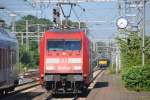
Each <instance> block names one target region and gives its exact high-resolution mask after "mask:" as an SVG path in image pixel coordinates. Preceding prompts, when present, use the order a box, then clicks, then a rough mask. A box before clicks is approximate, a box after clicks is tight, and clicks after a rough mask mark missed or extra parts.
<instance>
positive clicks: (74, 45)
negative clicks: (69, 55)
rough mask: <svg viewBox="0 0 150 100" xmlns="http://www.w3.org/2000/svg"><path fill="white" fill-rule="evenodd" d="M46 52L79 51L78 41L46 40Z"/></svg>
mask: <svg viewBox="0 0 150 100" xmlns="http://www.w3.org/2000/svg"><path fill="white" fill-rule="evenodd" d="M47 49H48V50H80V49H81V42H80V40H48V43H47Z"/></svg>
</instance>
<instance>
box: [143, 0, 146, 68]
mask: <svg viewBox="0 0 150 100" xmlns="http://www.w3.org/2000/svg"><path fill="white" fill-rule="evenodd" d="M145 3H146V1H145V0H143V33H142V65H143V66H144V65H145V54H144V51H145Z"/></svg>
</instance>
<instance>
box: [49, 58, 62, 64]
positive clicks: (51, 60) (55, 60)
mask: <svg viewBox="0 0 150 100" xmlns="http://www.w3.org/2000/svg"><path fill="white" fill-rule="evenodd" d="M55 63H59V58H47V59H46V64H55Z"/></svg>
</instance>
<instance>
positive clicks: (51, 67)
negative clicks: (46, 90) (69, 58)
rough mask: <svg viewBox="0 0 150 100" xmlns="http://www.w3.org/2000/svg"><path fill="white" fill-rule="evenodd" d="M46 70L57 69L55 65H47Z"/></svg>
mask: <svg viewBox="0 0 150 100" xmlns="http://www.w3.org/2000/svg"><path fill="white" fill-rule="evenodd" d="M46 70H55V67H54V66H46Z"/></svg>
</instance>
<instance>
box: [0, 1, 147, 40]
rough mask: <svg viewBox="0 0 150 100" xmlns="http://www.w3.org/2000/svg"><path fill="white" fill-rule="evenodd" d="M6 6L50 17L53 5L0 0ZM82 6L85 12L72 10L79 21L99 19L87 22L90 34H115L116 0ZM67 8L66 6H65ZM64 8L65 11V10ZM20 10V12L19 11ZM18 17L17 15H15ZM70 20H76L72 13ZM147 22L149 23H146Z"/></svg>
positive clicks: (20, 13)
mask: <svg viewBox="0 0 150 100" xmlns="http://www.w3.org/2000/svg"><path fill="white" fill-rule="evenodd" d="M3 5H4V6H7V7H8V8H9V9H11V10H13V11H16V12H18V13H19V16H20V17H21V16H24V15H27V14H33V15H35V16H38V17H42V18H48V19H52V8H53V7H54V5H45V6H42V9H40V10H39V9H37V8H32V7H31V6H30V4H29V3H27V2H23V0H0V6H3ZM149 5H150V3H148V4H147V9H146V11H147V16H146V18H147V19H146V20H147V24H146V25H147V31H146V32H147V33H148V32H149V31H150V29H149V26H150V23H149V21H150V13H149V12H148V11H149V10H150V6H149ZM80 6H81V7H82V8H85V10H86V11H85V12H83V11H82V10H81V8H79V7H75V8H74V10H75V12H76V13H77V16H78V17H79V19H80V20H81V21H83V20H84V21H87V20H88V21H100V22H99V23H87V25H88V27H89V29H90V31H91V36H92V37H93V38H94V39H95V38H103V39H104V38H113V37H114V35H115V34H117V28H116V22H115V21H116V19H117V18H118V17H119V16H118V10H117V6H118V5H117V2H116V1H114V2H101V3H80ZM67 10H68V8H67ZM67 10H66V11H67ZM20 11H22V12H20ZM0 17H3V18H5V19H7V21H8V22H10V21H11V17H10V16H9V15H8V14H4V13H2V12H1V13H0ZM17 18H19V17H17ZM71 20H78V19H77V18H76V17H75V15H74V14H73V13H72V16H71ZM148 24H149V25H148Z"/></svg>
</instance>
